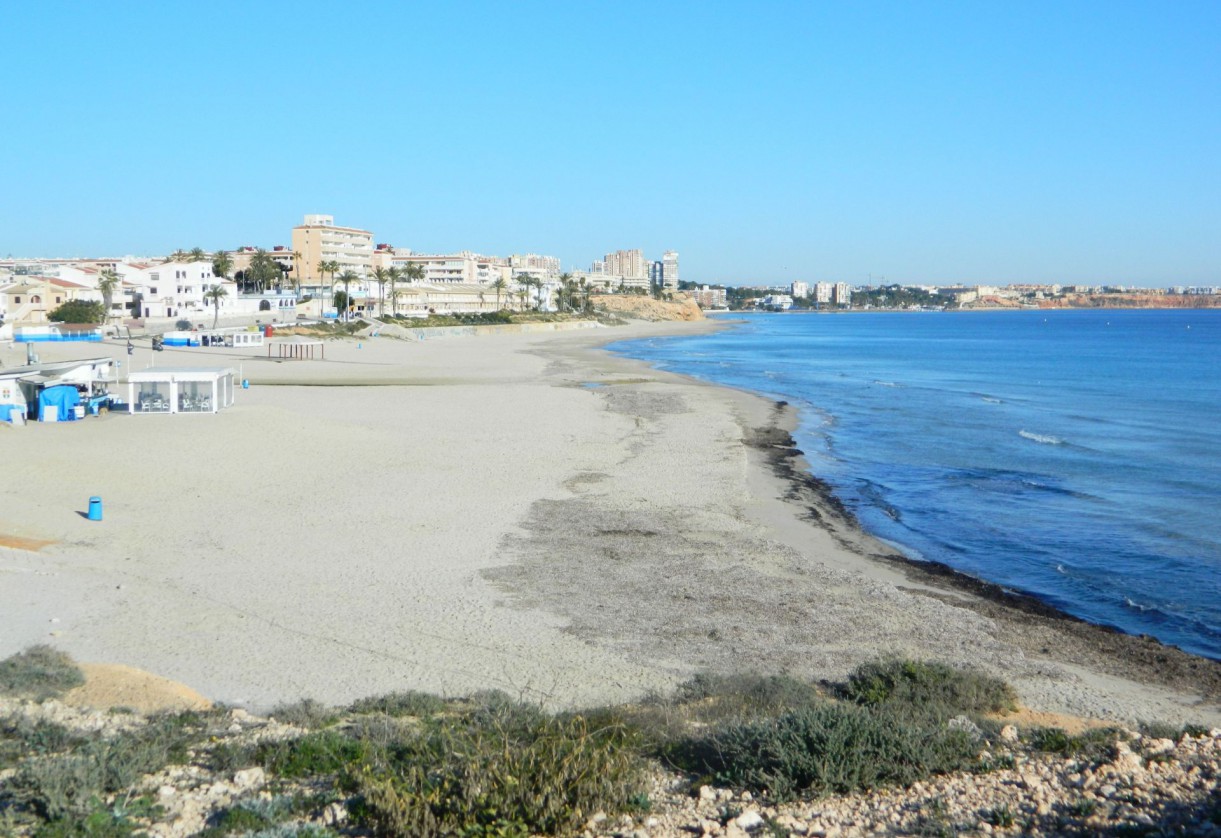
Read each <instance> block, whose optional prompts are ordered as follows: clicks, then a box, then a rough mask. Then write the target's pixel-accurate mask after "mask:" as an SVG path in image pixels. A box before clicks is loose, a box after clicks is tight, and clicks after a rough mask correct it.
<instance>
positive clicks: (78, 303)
mask: <svg viewBox="0 0 1221 838" xmlns="http://www.w3.org/2000/svg"><path fill="white" fill-rule="evenodd" d="M47 319H48V320H50V321H51V322H53V323H101V322H102V321H104V320H105V319H106V307H105V306H104V305H103V304H102V303H100V302H90V301H89V300H68V301H67V302H66V303H61V304H60V305H59V306H57V307H56V308H55V309H54V310H53V311H52V312H51V313H50V314H48V315H47Z"/></svg>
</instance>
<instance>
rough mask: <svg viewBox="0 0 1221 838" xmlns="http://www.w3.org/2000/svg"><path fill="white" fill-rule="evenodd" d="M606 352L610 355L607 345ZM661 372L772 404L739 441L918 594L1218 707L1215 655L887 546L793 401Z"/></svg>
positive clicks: (820, 520) (1079, 661)
mask: <svg viewBox="0 0 1221 838" xmlns="http://www.w3.org/2000/svg"><path fill="white" fill-rule="evenodd" d="M989 310H993V309H989ZM995 310H1001V309H995ZM800 313H806V312H800ZM811 313H815V312H811ZM715 320H716V321H718V322H719V323H720V324H722V325H723V326H724V327H725V328H728V327H729V321H726V320H724V319H722V318H720V317H718V318H715ZM616 342H618V341H616ZM605 351H607V352H608V353H612V350H609V349H605ZM612 354H615V355H618V356H619V357H627V358H631V359H632V360H635V361H638V362H640V363H643V364H645V365H647V366H650V367H651V366H652V365H651V364H650V363H649V361H647V360H644V359H641V358H636V357H634V356H632V355H630V354H628V353H619V352H613V353H612ZM667 372H669V373H670V374H673V375H677V376H680V377H683V378H687V379H689V380H690V381H691V382H693V383H695V384H698V385H700V386H712V387H722V388H725V389H727V390H732V391H736V392H742V393H745V394H748V395H750V396H753V397H756V398H758V399H761V400H764V401H768V402H771V403H772V404H773V405H774V406H775V409H776V411H777V417H778V421H777V422H776V424H775V425H774V426H773V427H772V428H770V429H769V431H770V433H761V434H757V435H756V436H755V437H754V438H751V439H744V440H743V443H744V444H745V445H747V446H751V447H754V448H756V449H758V450H760V451H762V452H764V453H765V455H766V457H767V461H768V465H769V467H770V468H771V470H772V472H773V473H774V474H775V476H776V477H777V478H778V479H779V480H780V481H782V483H784V484H785V485H787V486H788V487H789V488H788V493H787V495H786V500H788V501H790V502H792V503H794V504H795V505H798V506H804V507H805V508H806V515H807V516H808V519H809V521H810V523H811V524H813V525H814V526H820V527H823V528H826V529H828V530H830V531H835V530H838V529H845V528H846V529H848V530H852V531H855V532H856V533H857V534H859V535H861V536H864V537H866V538H867V539H868V540H869V541H870V542H872V544H871V545H870V549H868V550H865V551H862V550H859V549H858V547H857V546H856V545H853V544H852V542H851V541H850V540H849V539H846V538H845V539H842V540H841V544H843V545H844V546H845V547H848V548H849V549H854V550H856V551H857V552H859V553H860V555H862V556H863V557H865V558H867V559H870V560H873V561H876V562H880V563H884V564H887V565H891V566H895V567H898V568H899V569H900V570H901V571H902V572H903V573H904V574H905V575H906V576H907V577H908V579H909V580H910V581H911V582H913V583H914V586H915V587H913V588H912V590H921V589H925V590H923V593H924V594H925V595H930V596H936V595H937V594H935V593H933V591H932V590H928V589H942V590H945V591H947V592H951V593H954V594H967V595H969V596H970V597H971V599H970V600H966V601H964V602H960V603H957V604H966V606H967V607H969V608H971V609H972V610H974V611H976V612H977V613H980V614H981V615H983V616H986V617H989V618H991V619H995V620H1001V621H1004V622H1005V623H1007V624H1009V626H1010V627H1011V628H1012V629H1013V630H1014V631H1015V633H1017V634H1019V635H1021V634H1023V633H1024V632H1035V633H1037V642H1027V643H1025V644H1023V645H1024V646H1025V649H1026V651H1027V652H1029V653H1035V654H1047V653H1048V650H1049V646H1048V645H1047V644H1048V642H1049V641H1051V640H1053V639H1056V640H1060V641H1061V642H1064V643H1065V644H1066V646H1067V647H1068V648H1066V649H1064V650H1061V657H1066V658H1069V659H1070V660H1071V662H1072V663H1073V664H1075V665H1082V666H1090V665H1093V666H1101V667H1102V668H1103V670H1104V671H1106V672H1107V673H1108V674H1111V675H1115V676H1118V677H1130V676H1135V677H1138V678H1140V679H1141V680H1143V681H1145V682H1148V683H1160V684H1165V685H1167V686H1171V687H1173V688H1175V689H1178V690H1184V691H1188V692H1192V691H1199V692H1200V693H1201V698H1202V700H1203V701H1207V702H1212V703H1214V704H1218V705H1219V706H1221V660H1218V659H1214V658H1210V657H1208V656H1205V655H1199V654H1196V653H1193V652H1189V651H1186V650H1184V649H1181V648H1179V647H1178V646H1174V645H1172V644H1169V643H1165V642H1163V641H1161V640H1159V639H1157V638H1155V637H1153V636H1151V635H1147V634H1132V633H1129V632H1126V631H1124V630H1123V629H1121V628H1119V627H1117V626H1113V625H1109V624H1106V623H1098V622H1092V621H1090V620H1088V619H1085V618H1083V617H1079V616H1077V615H1075V614H1072V613H1071V612H1069V611H1067V610H1064V609H1062V608H1059V607H1057V606H1055V605H1052V604H1051V603H1049V602H1046V601H1045V600H1043V599H1042V598H1040V597H1039V596H1038V595H1036V594H1033V593H1031V592H1028V591H1024V590H1020V589H1014V588H1012V587H1011V586H1004V585H1000V584H998V583H995V582H991V581H989V580H987V579H983V578H979V577H976V576H972V575H970V574H968V573H964V572H963V571H960V570H957V569H956V568H954V567H953V566H951V565H949V564H946V563H944V562H940V561H936V560H929V559H916V558H912V557H911V556H908V555H905V554H904V553H903V552H902V550H903V545H901V544H899V545H893V544H891V543H889V542H887V541H884V540H883V539H881V538H880V537H878V536H876V535H874V534H873V533H871V532H869V531H868V530H866V529H865V528H864V527H863V526H862V525H861V524H860V522H859V520H858V519H857V517H856V515H855V513H854V512H853V511H852V510H851V509H850V508H848V507H847V505H846V504H845V503H844V502H843V500H842V499H841V498H840V497H839V496H838V495H837V494H836V492H835V489H834V487H833V486H832V485H831V484H830V483H828V482H827V481H825V480H823V479H822V478H820V477H819V476H818V475H817V474H815V473H814V472H813V470H812V469H811V468H810V465H809V463H808V462H807V461H806V460H805V458H804V452H803V451H802V450H801V449H800V448H799V447H798V446H797V442H796V440H795V439H794V438H793V436H792V431H793V430H794V429H795V428H796V427H797V423H798V412H799V411H798V409H797V408H796V407H795V406H793V405H791V404H789V403H788V402H787V401H785V400H782V399H775V398H773V397H771V396H769V395H768V394H766V393H762V392H759V391H754V390H749V389H747V388H741V387H736V386H733V385H727V384H722V383H719V382H712V381H705V380H703V379H699V378H696V377H694V376H689V375H686V374H683V373H676V372H671V371H667ZM785 414H788V415H787V416H786V415H785ZM1033 640H1034V638H1032V641H1033ZM1091 652H1092V653H1093V654H1091Z"/></svg>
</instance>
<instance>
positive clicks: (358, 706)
mask: <svg viewBox="0 0 1221 838" xmlns="http://www.w3.org/2000/svg"><path fill="white" fill-rule="evenodd" d="M350 709H351V711H352V712H353V713H382V714H384V715H387V716H431V715H433V714H435V713H440V712H441V711H442V710H444V709H445V700H444V699H442V698H439V697H437V696H435V695H431V694H429V693H422V692H416V691H415V690H408V691H406V692H393V693H388V694H386V695H381V696H370V697H369V698H362V699H360V700H358V701H356V702H354V703H353V704H352V707H351V708H350Z"/></svg>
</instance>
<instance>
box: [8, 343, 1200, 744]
mask: <svg viewBox="0 0 1221 838" xmlns="http://www.w3.org/2000/svg"><path fill="white" fill-rule="evenodd" d="M723 326H724V324H723V322H721V321H719V319H717V320H712V321H704V322H702V323H697V324H681V323H660V324H652V325H642V324H634V325H632V326H628V327H625V328H624V329H622V330H621V329H614V330H611V329H607V330H588V331H581V332H571V333H564V334H557V333H550V334H546V335H541V336H540V335H527V336H506V337H489V338H486V339H481V340H479V341H471V340H466V339H456V340H450V341H435V342H432V341H426V342H420V343H414V342H413V343H404V342H398V341H390V340H389V339H385V338H382V339H377V340H368V339H366V340H365V344H364V349H363V350H360V351H358V350H357V349H356V343H355V341H350V342H343V341H337V342H335V344H334V350H333V351H331V350H332V348H331V346H330V345H328V353H327V354H328V360H327V361H326V362H320V363H307V362H297V363H296V364H293V363H277V362H275V361H267V360H265V359H256V358H252V357H246V356H239V355H238V353H234V354H232V355H230V358H231V359H232V360H231V361H230V363H232V364H234V365H236V364H237V363H238V361H239V359H240V360H241V362H242V363H244V365H245V373H244V374H245V375H246V376H247V377H248V378H249V379H250V380H251V382H252V386H251V389H250V390H249V391H242V392H241V394H240V396H239V402H238V405H237V406H236V407H235V408H232V409H231V410H229V411H226V412H225V413H223V414H221V415H219V416H180V417H151V416H150V417H138V416H137V417H119V416H110V417H106V418H103V419H96V418H91V419H88V420H86V421H84V422H83V423H75V427H74V426H73V425H63V426H55V425H51V426H45V427H40V426H29V427H27V428H26V429H24V430H22V431H13V433H21V434H23V436H22V437H21V438H22V440H23V441H25V442H26V443H28V444H26V445H24V446H22V450H21V451H19V452H17V456H16V463H15V468H14V471H13V484H12V485H11V486H9V487H6V488H3V489H0V501H3V504H2V505H0V534H11V535H15V536H24V537H41V538H44V539H46V540H49V541H52V542H53V544H51V545H50V546H48V547H46V548H44V549H43V550H42V551H41V552H37V553H30V552H23V551H16V550H3V549H0V578H5V579H6V582H7V580H13V581H14V582H15V583H16V584H5V585H0V613H4V614H6V615H7V616H6V618H5V624H4V627H3V628H4V631H3V632H2V633H0V646H3V648H0V652H2V653H4V654H8V653H11V652H13V651H17V650H18V649H20V648H24V647H26V646H28V645H32V644H33V643H35V642H46V639H47V637H48V634H50V635H52V636H53V638H54V639H53V640H52V641H51V642H53V643H55V645H57V646H62V647H64V649H65V651H68V652H69V653H70V654H72V655H73V656H74V657H76V658H77V659H78V660H84V661H107V662H113V663H118V664H124V665H129V666H135V667H138V668H140V669H143V670H146V671H149V672H156V673H158V674H159V675H162V676H166V677H170V678H173V679H174V680H176V681H180V682H182V683H185V684H189V685H190V686H191V687H193V688H195V689H197V690H199V691H200V692H201V693H203V694H204V695H206V696H208V697H209V698H211V699H213V700H218V701H223V702H226V703H232V704H239V705H247V706H270V705H271V704H274V703H277V702H278V701H288V700H296V699H300V698H304V697H312V698H316V699H319V700H322V701H325V702H330V703H343V702H345V701H350V700H353V699H355V698H359V697H362V696H365V695H370V694H376V693H379V692H381V693H384V692H389V691H392V690H395V689H419V690H424V691H433V692H438V693H441V694H447V695H455V694H460V693H463V692H467V691H473V690H475V689H487V688H490V687H496V688H500V689H504V690H506V691H508V692H510V693H511V694H517V695H519V696H521V697H524V698H527V699H529V700H537V701H541V702H544V703H547V704H551V705H556V706H588V705H591V704H602V703H614V702H617V701H627V700H635V699H638V698H639V697H640V696H641V695H643V694H646V693H648V692H649V691H660V692H665V691H667V690H668V689H671V688H672V687H673V686H674V685H676V684H677V683H679V682H681V681H682V680H685V679H686V678H689V677H691V675H694V674H696V673H697V672H700V671H755V672H770V673H776V672H787V673H789V674H791V675H793V676H794V677H800V678H807V679H810V680H835V679H838V678H842V677H843V676H844V675H846V673H847V672H848V671H850V669H851V668H853V667H854V666H855V665H857V664H859V663H861V662H863V661H865V660H868V659H875V658H877V657H883V656H886V655H891V654H893V655H904V656H911V657H924V658H935V659H939V660H943V661H946V662H948V663H956V664H959V665H973V666H977V667H980V668H984V669H986V670H988V671H992V672H994V673H997V674H1001V675H1002V676H1003V677H1006V678H1007V679H1009V680H1011V681H1012V682H1014V684H1015V686H1016V687H1017V688H1018V689H1019V692H1020V693H1021V694H1022V697H1023V700H1024V703H1026V704H1027V705H1029V706H1032V707H1035V708H1037V709H1044V710H1052V711H1058V712H1068V713H1072V714H1074V715H1082V716H1090V717H1095V718H1115V719H1139V718H1145V719H1151V718H1164V719H1166V720H1167V721H1177V720H1195V721H1205V722H1213V721H1216V720H1221V708H1218V707H1217V706H1215V705H1216V695H1217V692H1216V691H1215V683H1216V678H1215V676H1214V673H1215V672H1216V671H1217V669H1218V668H1217V667H1216V666H1215V665H1213V664H1211V662H1208V661H1206V660H1205V659H1195V661H1196V662H1198V663H1200V664H1202V665H1204V667H1205V668H1204V669H1203V670H1200V671H1199V672H1198V673H1196V676H1195V677H1196V686H1195V688H1193V685H1191V684H1187V683H1185V681H1186V677H1187V675H1188V674H1189V673H1190V672H1191V671H1192V670H1191V669H1190V664H1191V663H1192V661H1190V660H1188V661H1185V662H1183V663H1182V667H1181V669H1182V673H1181V677H1180V675H1176V674H1174V673H1168V672H1162V671H1161V670H1159V669H1157V667H1155V666H1154V665H1153V662H1150V663H1149V664H1148V665H1141V666H1136V665H1133V664H1131V663H1128V662H1126V661H1124V660H1112V659H1111V658H1113V657H1115V658H1118V657H1119V656H1120V655H1121V653H1120V652H1118V651H1115V650H1112V649H1110V647H1106V648H1102V647H1101V646H1099V648H1094V646H1091V645H1090V644H1095V645H1097V643H1096V638H1095V636H1094V634H1093V632H1095V631H1101V630H1100V629H1097V630H1095V629H1089V630H1086V634H1087V636H1086V637H1085V639H1074V638H1073V637H1071V636H1068V635H1066V634H1065V633H1064V632H1063V631H1061V630H1059V629H1058V628H1057V627H1056V626H1055V625H1052V626H1050V627H1049V626H1046V625H1044V624H1042V623H1038V622H1036V621H1034V620H1033V619H1015V618H1013V617H1012V611H1013V610H1012V609H1010V608H1007V607H1002V606H999V605H995V604H992V605H991V606H989V605H988V604H987V603H986V601H985V600H981V599H979V598H978V597H976V596H973V595H971V594H968V593H966V592H963V591H961V590H959V589H957V588H954V587H953V586H947V585H945V584H944V583H943V580H937V579H933V578H917V579H914V578H913V577H912V575H911V572H910V568H906V567H902V566H900V565H899V564H897V563H896V562H894V561H889V562H888V561H886V560H885V559H886V554H893V553H894V551H893V549H892V548H889V547H887V546H886V545H883V544H881V543H880V542H878V541H877V540H876V539H873V538H872V537H871V536H868V535H867V534H865V533H863V532H862V531H860V530H859V528H857V527H855V525H853V524H852V522H851V517H850V516H847V517H845V516H842V515H841V514H840V512H839V511H838V510H836V509H835V507H834V503H833V502H832V501H830V500H828V499H827V498H826V497H819V496H818V493H817V492H815V491H814V488H813V487H812V486H811V485H810V484H809V482H808V481H809V480H814V479H816V478H814V477H812V476H810V477H808V478H805V477H803V479H802V480H801V481H798V482H797V483H795V482H794V481H793V480H792V479H791V475H790V476H789V479H786V478H785V477H784V476H783V475H781V474H778V473H777V471H776V465H777V463H787V464H788V467H796V466H799V465H800V462H799V460H800V455H799V454H797V453H796V449H794V448H793V447H792V440H791V437H790V436H788V430H786V428H785V425H786V423H790V422H791V421H792V416H791V415H786V411H785V410H784V409H783V408H778V407H777V406H776V405H775V404H774V403H773V402H771V401H769V400H767V399H766V398H764V397H762V396H759V395H757V394H754V393H750V392H747V391H743V390H736V389H734V388H729V387H724V386H721V385H715V384H709V383H705V382H700V381H697V380H695V379H690V378H687V377H685V376H680V375H677V374H674V373H669V372H666V371H663V370H659V369H657V368H654V367H651V366H649V365H648V364H646V363H645V362H642V361H637V360H634V359H630V358H625V357H622V356H618V355H615V354H613V353H612V352H610V351H609V350H607V349H605V348H604V347H605V345H606V344H608V343H612V342H618V341H621V340H629V339H638V338H645V337H652V336H670V335H676V334H692V333H694V332H696V331H699V330H713V329H719V328H723ZM625 333H626V334H625ZM105 349H107V350H114V351H116V352H122V348H121V347H109V346H107V347H105ZM78 350H79V351H80V352H81V353H82V355H81V357H85V356H88V353H90V352H94V353H96V352H97V350H98V347H96V346H94V347H86V348H84V349H79V348H78ZM48 351H49V350H48ZM60 351H71V350H60ZM332 356H334V360H331V358H332ZM191 358H192V355H191V353H190V352H189V351H184V352H182V353H178V354H176V355H175V356H174V362H173V363H178V362H179V359H183V360H190V359H191ZM194 359H195V362H196V363H197V364H201V365H202V364H203V363H215V360H214V356H208V357H205V356H202V355H196V356H194ZM142 361H143V358H140V357H139V356H137V361H136V363H137V364H138V363H140V362H142ZM166 363H169V359H168V358H167V359H166ZM137 368H138V367H137ZM273 381H274V382H275V383H276V385H277V386H265V385H270V384H271V383H272V382H273ZM357 381H359V382H360V384H366V385H367V384H378V385H396V386H352V385H353V384H355V383H356V382H357ZM318 384H325V385H332V386H333V389H332V387H331V386H328V387H319V386H311V385H318ZM344 384H347V385H348V386H347V387H342V385H344ZM281 385H283V386H281ZM0 431H2V429H0ZM188 441H189V445H185V446H184V443H186V442H188ZM751 443H753V444H751ZM132 452H138V456H135V457H133V455H132ZM69 463H71V464H72V465H71V466H69V465H68V464H69ZM66 473H71V474H72V480H71V481H63V480H62V479H56V477H55V475H56V474H60V475H62V474H66ZM803 474H805V473H803ZM65 482H66V483H69V484H70V485H64V484H65ZM18 487H20V490H19V489H18ZM93 493H98V494H104V495H105V496H106V501H107V506H106V510H107V519H106V521H107V523H106V524H105V525H102V526H99V525H91V524H90V523H89V522H87V521H85V520H83V518H80V517H78V516H76V515H74V514H69V511H70V510H71V509H72V508H74V504H75V505H79V503H80V502H81V500H80V498H81V497H87V496H88V495H89V494H93ZM78 496H80V497H78ZM810 507H813V508H815V509H816V510H817V513H818V515H819V516H821V522H819V521H814V522H812V521H811V520H810V517H811V512H810ZM811 523H815V524H816V525H815V526H811ZM264 591H275V592H276V593H275V595H274V596H267V595H265V594H264ZM989 607H991V608H993V609H994V612H993V611H989ZM1048 619H1050V618H1048ZM1027 634H1029V635H1030V636H1029V637H1026V635H1027ZM1124 637H1126V635H1125V636H1124ZM1048 638H1050V639H1051V641H1050V642H1051V643H1052V644H1053V645H1056V644H1059V645H1062V646H1064V648H1063V649H1060V648H1057V649H1056V651H1055V653H1054V654H1052V653H1049V654H1046V655H1045V654H1043V653H1042V652H1041V651H1040V649H1042V648H1043V645H1040V644H1044V645H1045V644H1046V643H1047V642H1048ZM1100 649H1101V651H1100ZM1162 652H1164V650H1158V651H1157V654H1162ZM1124 654H1126V653H1124ZM1099 655H1102V656H1103V657H1106V660H1101V659H1100V661H1094V660H1093V658H1094V657H1098V656H1099ZM1170 657H1174V656H1173V655H1171V656H1170ZM1172 663H1173V662H1172ZM1175 665H1177V664H1175ZM1200 675H1204V676H1206V677H1205V678H1204V680H1205V681H1206V683H1200V681H1201V679H1200ZM1201 688H1202V689H1201Z"/></svg>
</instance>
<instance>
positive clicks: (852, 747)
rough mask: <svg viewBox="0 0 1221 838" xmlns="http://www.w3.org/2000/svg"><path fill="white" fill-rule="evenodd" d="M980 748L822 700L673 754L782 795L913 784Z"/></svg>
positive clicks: (941, 731) (886, 714) (942, 732)
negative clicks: (819, 702)
mask: <svg viewBox="0 0 1221 838" xmlns="http://www.w3.org/2000/svg"><path fill="white" fill-rule="evenodd" d="M976 751H977V748H976V747H975V746H974V745H973V743H972V742H971V739H970V737H969V736H968V735H967V734H965V733H963V732H961V731H956V730H950V729H948V728H946V727H944V726H937V725H925V724H916V723H913V722H911V721H910V720H909V719H907V718H906V717H905V716H901V715H899V714H895V713H892V712H890V711H888V710H886V709H883V708H878V709H869V708H864V707H858V706H855V705H852V704H843V703H838V702H824V703H821V704H817V705H811V706H808V707H805V708H801V709H798V710H794V711H792V712H788V713H784V714H782V715H780V716H777V717H775V718H759V719H753V720H747V721H743V722H735V723H731V724H727V725H723V726H721V727H719V728H717V729H714V730H713V731H712V732H711V733H709V734H708V735H706V736H703V737H700V738H693V739H688V740H687V741H686V742H683V743H680V744H679V746H678V747H677V748H675V749H674V752H673V754H672V757H673V758H674V759H675V761H677V762H678V763H679V764H680V765H681V766H682V767H683V768H686V769H687V770H690V771H693V772H696V773H704V774H706V775H711V777H712V779H714V780H715V781H716V782H718V783H722V784H726V785H730V786H735V787H746V788H749V789H752V790H754V791H757V792H763V791H766V792H768V793H770V794H771V795H772V797H773V798H775V799H779V800H783V799H788V798H791V797H793V796H795V795H796V794H797V793H798V792H801V791H805V790H810V791H813V792H815V793H823V792H840V793H844V792H848V791H852V790H854V789H870V788H875V787H877V786H882V785H888V784H902V785H908V784H911V783H913V782H915V781H917V780H920V779H923V778H926V777H928V776H930V775H932V774H935V773H942V772H946V771H951V770H955V769H958V768H962V767H965V766H966V765H968V764H969V763H970V761H971V759H972V758H973V757H974V756H975V753H976Z"/></svg>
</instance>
